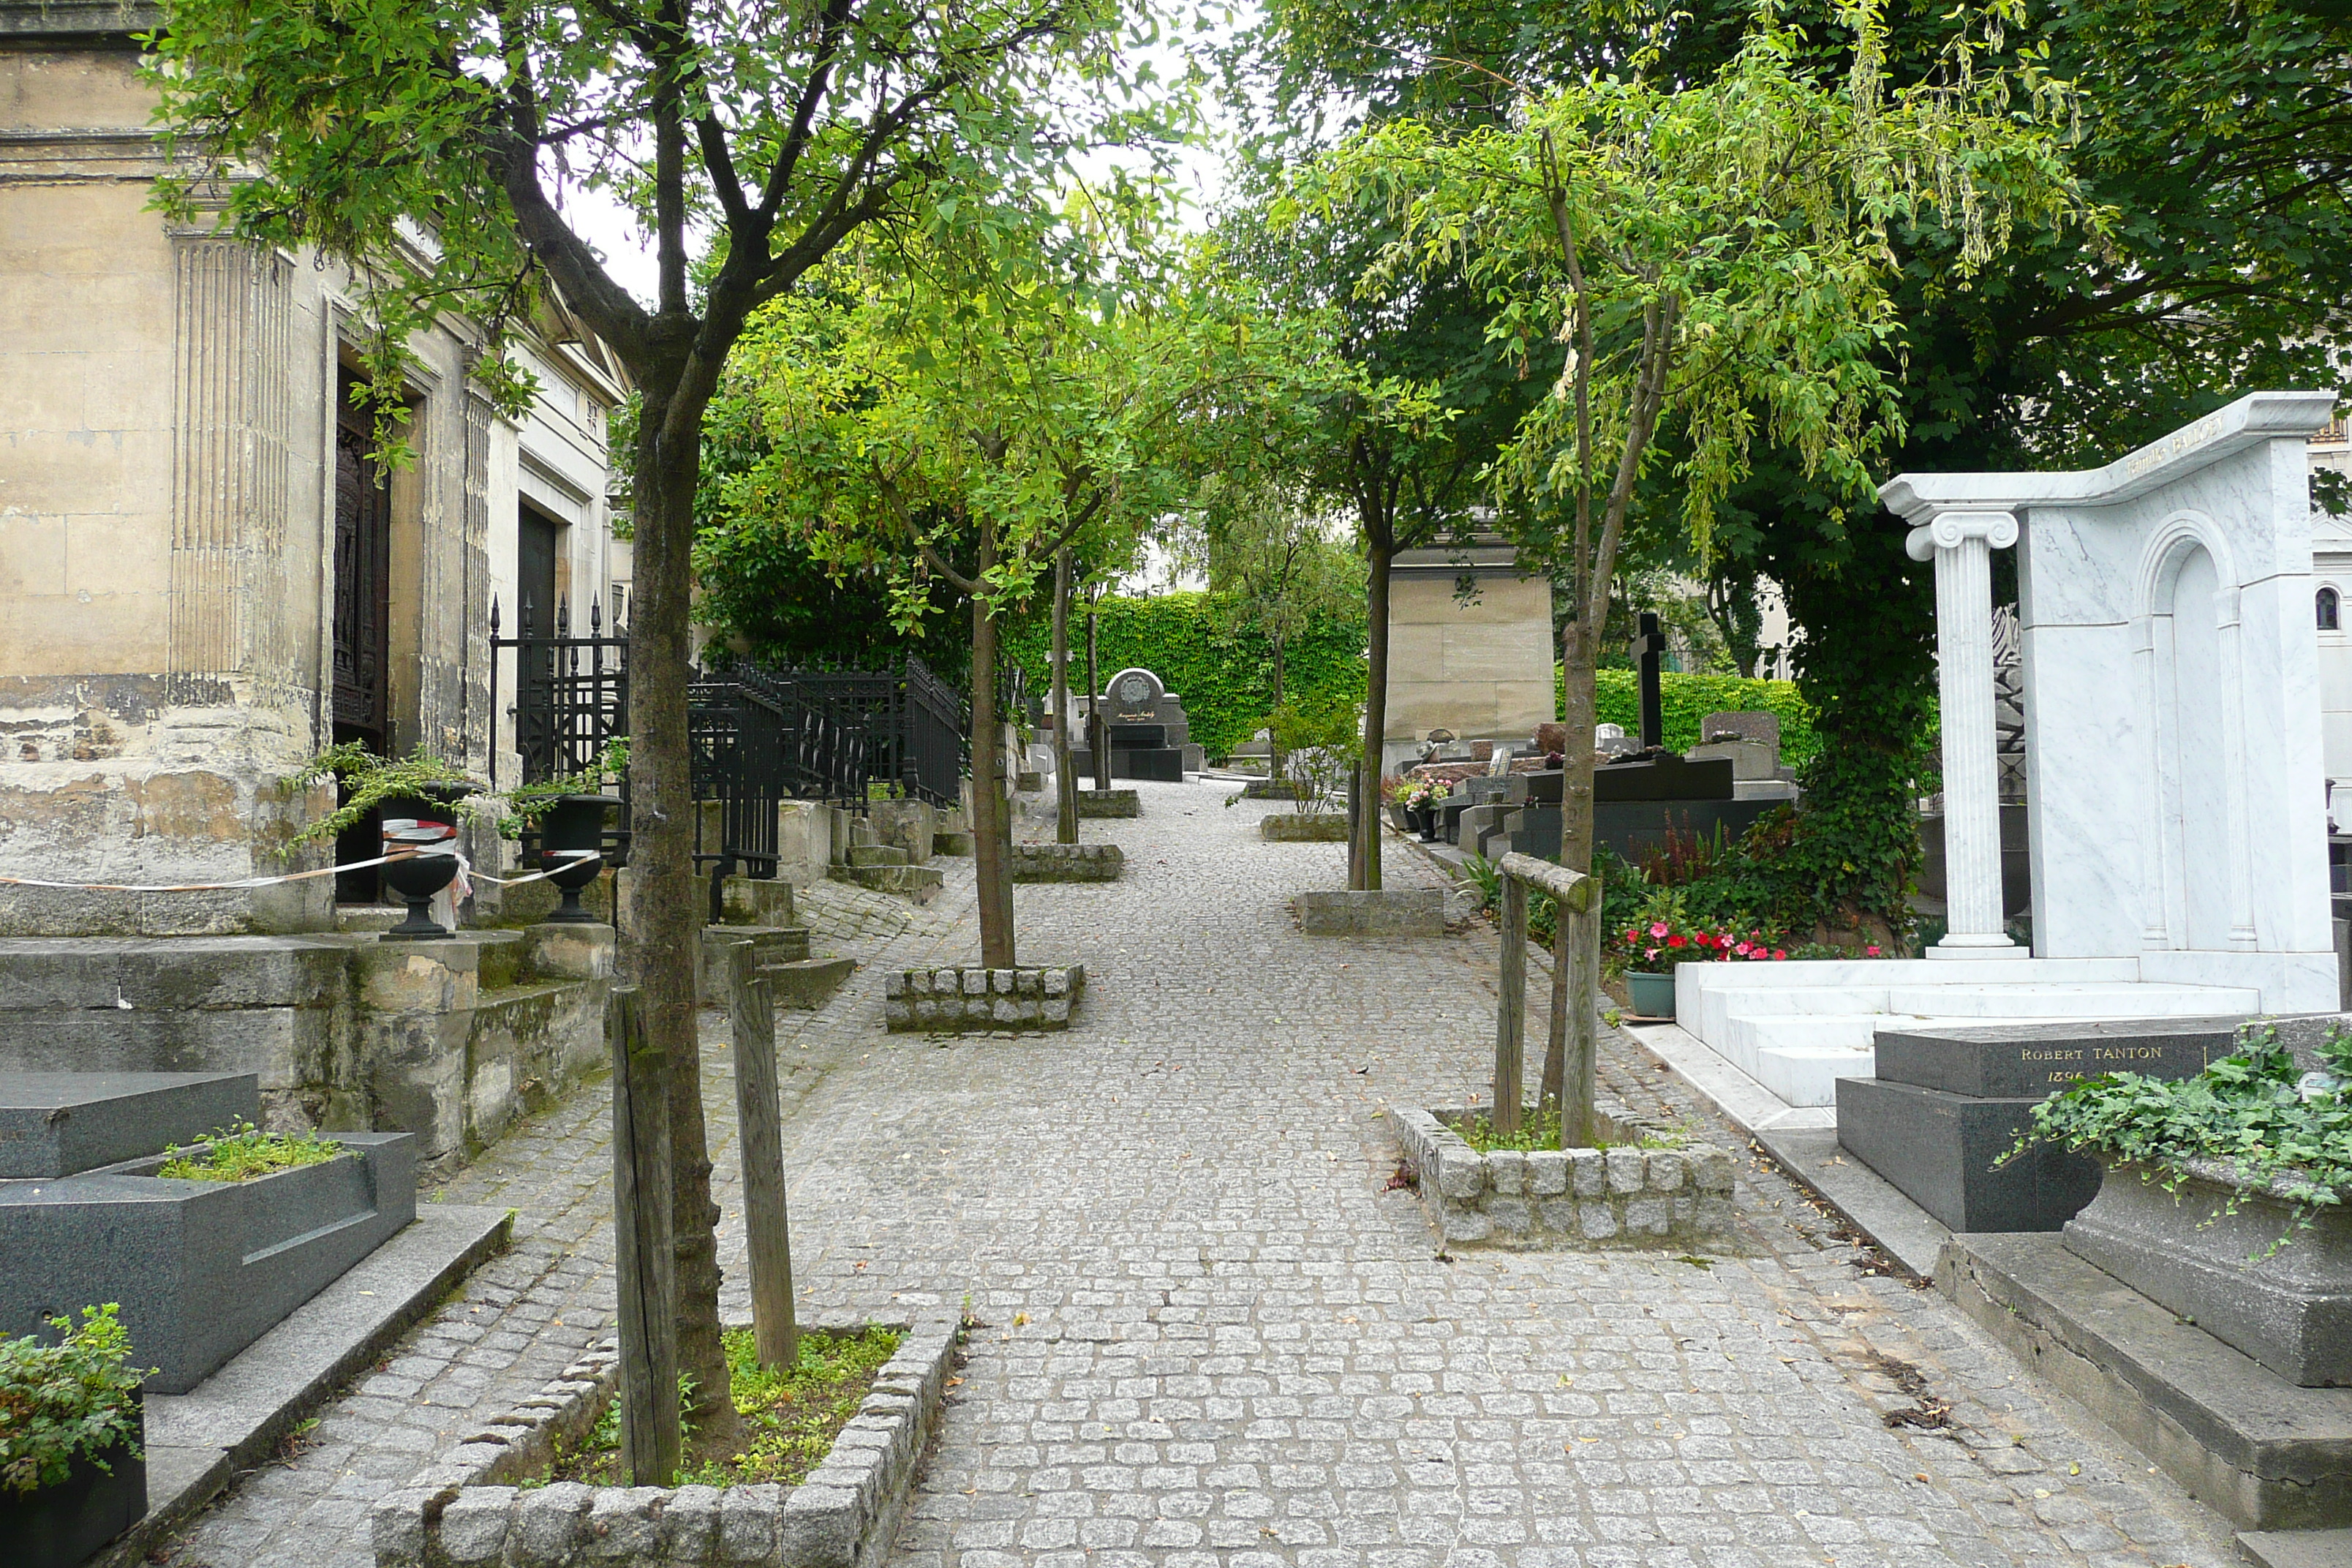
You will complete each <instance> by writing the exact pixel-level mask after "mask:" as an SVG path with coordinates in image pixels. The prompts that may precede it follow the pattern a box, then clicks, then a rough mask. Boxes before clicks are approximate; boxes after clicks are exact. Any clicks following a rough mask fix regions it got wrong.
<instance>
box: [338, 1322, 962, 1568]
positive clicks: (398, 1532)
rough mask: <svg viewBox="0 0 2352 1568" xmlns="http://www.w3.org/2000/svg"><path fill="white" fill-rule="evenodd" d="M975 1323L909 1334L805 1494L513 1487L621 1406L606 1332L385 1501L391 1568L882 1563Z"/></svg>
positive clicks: (382, 1538)
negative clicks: (960, 1346) (953, 1365)
mask: <svg viewBox="0 0 2352 1568" xmlns="http://www.w3.org/2000/svg"><path fill="white" fill-rule="evenodd" d="M866 1326H867V1325H866V1324H864V1323H857V1324H848V1323H843V1324H838V1325H826V1326H821V1327H819V1328H816V1329H813V1330H811V1332H836V1333H838V1332H853V1333H854V1332H856V1331H857V1330H858V1329H861V1328H864V1327H866ZM960 1332H961V1330H960V1329H959V1326H958V1325H957V1324H956V1323H954V1322H952V1321H936V1322H927V1323H922V1324H918V1325H914V1326H912V1327H908V1328H907V1329H906V1331H905V1337H904V1338H903V1339H901V1340H900V1341H899V1342H898V1352H897V1353H896V1354H895V1355H893V1356H892V1357H891V1358H890V1359H889V1360H888V1361H887V1362H885V1363H883V1365H882V1370H881V1372H880V1373H878V1374H877V1376H876V1377H875V1380H874V1385H873V1387H872V1389H871V1390H869V1391H868V1392H867V1394H866V1398H865V1400H864V1402H863V1403H861V1404H860V1405H859V1406H858V1410H857V1415H856V1416H855V1417H854V1418H852V1419H851V1421H850V1423H849V1425H848V1426H845V1427H843V1428H842V1430H841V1434H840V1435H839V1436H836V1437H835V1439H834V1441H833V1450H832V1452H831V1453H829V1454H827V1455H826V1456H825V1458H824V1461H823V1462H822V1463H821V1464H819V1465H818V1466H817V1468H815V1469H814V1470H812V1471H810V1472H809V1475H808V1477H807V1479H804V1480H803V1481H802V1482H801V1484H800V1485H798V1486H796V1487H793V1488H792V1489H789V1490H787V1489H785V1488H782V1487H777V1486H741V1487H730V1488H727V1489H719V1488H717V1487H677V1488H669V1487H588V1486H582V1485H580V1484H579V1483H578V1482H575V1481H558V1482H555V1483H553V1484H551V1485H548V1486H542V1487H533V1488H529V1489H524V1488H520V1487H517V1486H515V1485H512V1484H510V1483H513V1482H516V1481H520V1480H521V1479H525V1478H526V1477H530V1476H532V1475H535V1474H539V1473H541V1472H543V1471H544V1470H545V1468H546V1467H547V1465H548V1463H549V1461H550V1459H551V1458H552V1457H553V1454H554V1450H555V1445H556V1442H557V1440H558V1439H559V1438H561V1439H564V1440H572V1439H576V1438H577V1437H578V1436H580V1435H581V1434H583V1433H584V1432H586V1431H587V1430H588V1429H589V1428H591V1427H592V1426H594V1425H595V1423H596V1419H597V1417H598V1416H599V1415H602V1414H603V1413H604V1407H605V1405H607V1404H609V1403H610V1402H611V1400H612V1397H613V1393H614V1352H613V1351H612V1348H611V1345H612V1342H611V1341H605V1342H604V1343H603V1344H601V1345H598V1346H593V1347H591V1349H590V1350H589V1351H588V1352H587V1353H586V1354H584V1355H583V1357H582V1358H581V1359H580V1360H579V1361H578V1362H576V1363H573V1364H572V1366H570V1367H568V1368H566V1369H565V1371H564V1373H563V1375H562V1377H560V1378H558V1379H556V1380H555V1381H554V1382H553V1383H551V1384H548V1385H547V1387H546V1388H545V1389H544V1390H543V1391H541V1393H540V1394H539V1395H538V1396H537V1397H535V1398H531V1399H527V1400H525V1401H524V1402H523V1403H522V1405H520V1407H519V1408H517V1409H515V1410H513V1411H510V1412H509V1413H508V1414H507V1415H500V1416H495V1417H493V1418H492V1419H491V1420H490V1421H489V1423H488V1426H487V1427H486V1428H485V1430H483V1431H482V1432H480V1433H478V1434H477V1435H475V1436H472V1437H469V1438H468V1439H467V1441H465V1442H464V1443H462V1444H461V1445H459V1446H458V1447H457V1448H456V1449H455V1450H454V1451H452V1452H451V1453H450V1454H448V1455H447V1456H446V1458H444V1459H443V1460H442V1462H441V1463H440V1464H438V1465H436V1466H434V1467H432V1468H429V1469H427V1470H426V1471H425V1473H424V1474H422V1475H420V1476H418V1477H416V1478H415V1480H413V1481H412V1482H411V1483H410V1484H409V1485H408V1486H407V1487H406V1488H405V1489H402V1490H400V1491H396V1492H394V1493H392V1494H390V1495H389V1496H387V1497H384V1498H383V1499H381V1500H379V1501H378V1502H377V1503H376V1505H375V1507H374V1508H373V1510H371V1511H370V1514H369V1518H368V1524H369V1532H370V1536H371V1541H372V1543H373V1547H374V1550H375V1561H376V1568H457V1565H459V1564H466V1565H472V1564H480V1565H481V1568H493V1565H496V1568H572V1565H573V1564H576V1563H646V1564H652V1563H660V1564H662V1565H663V1568H703V1565H704V1564H709V1565H710V1568H719V1565H720V1564H728V1565H730V1568H731V1565H734V1564H746V1563H759V1564H762V1565H764V1568H869V1565H871V1564H874V1563H879V1562H881V1561H882V1559H883V1557H884V1556H885V1555H886V1554H887V1552H888V1550H889V1546H890V1540H891V1537H892V1536H893V1535H894V1534H895V1533H896V1532H897V1530H898V1521H899V1519H900V1517H901V1516H902V1515H903V1514H904V1512H905V1510H906V1503H907V1494H908V1489H909V1488H910V1486H911V1485H912V1483H913V1481H914V1476H915V1467H916V1464H917V1461H918V1460H919V1458H920V1457H921V1454H922V1451H923V1445H924V1444H925V1442H927V1441H928V1440H929V1436H930V1433H931V1430H932V1428H933V1427H934V1426H936V1425H937V1424H938V1419H939V1412H940V1405H941V1402H942V1400H943V1398H944V1396H945V1394H946V1392H947V1379H948V1371H949V1366H950V1362H951V1361H952V1359H953V1356H954V1352H955V1346H956V1341H957V1339H958V1337H959V1335H960Z"/></svg>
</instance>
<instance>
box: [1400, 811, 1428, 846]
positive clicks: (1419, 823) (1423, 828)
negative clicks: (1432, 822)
mask: <svg viewBox="0 0 2352 1568" xmlns="http://www.w3.org/2000/svg"><path fill="white" fill-rule="evenodd" d="M1404 825H1405V828H1406V831H1408V832H1411V833H1417V834H1419V835H1420V836H1421V837H1423V838H1424V839H1426V838H1427V837H1429V807H1427V806H1425V805H1408V806H1406V807H1405V808H1404Z"/></svg>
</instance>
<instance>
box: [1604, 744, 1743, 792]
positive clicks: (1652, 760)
mask: <svg viewBox="0 0 2352 1568" xmlns="http://www.w3.org/2000/svg"><path fill="white" fill-rule="evenodd" d="M1731 796H1732V788H1731V762H1730V759H1728V758H1722V757H1718V758H1715V759H1712V760H1709V761H1705V762H1696V763H1689V762H1685V761H1684V760H1683V759H1682V758H1680V757H1678V756H1675V754H1674V753H1673V752H1665V753H1664V754H1663V755H1659V756H1654V757H1643V758H1641V759H1640V760H1638V761H1627V762H1616V763H1609V764H1608V765H1606V766H1605V767H1598V768H1595V769H1593V770H1592V798H1593V799H1595V800H1660V801H1675V802H1677V803H1679V802H1682V801H1692V800H1729V799H1730V798H1731Z"/></svg>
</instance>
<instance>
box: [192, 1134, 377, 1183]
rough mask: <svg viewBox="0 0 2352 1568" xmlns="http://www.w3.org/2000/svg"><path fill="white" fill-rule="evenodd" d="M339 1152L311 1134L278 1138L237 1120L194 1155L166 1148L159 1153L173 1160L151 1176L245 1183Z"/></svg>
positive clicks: (332, 1143) (331, 1143)
mask: <svg viewBox="0 0 2352 1568" xmlns="http://www.w3.org/2000/svg"><path fill="white" fill-rule="evenodd" d="M163 1152H164V1153H165V1154H168V1155H172V1156H174V1158H172V1159H167V1160H165V1161H164V1162H163V1167H162V1168H161V1169H160V1170H158V1171H157V1172H156V1173H155V1174H156V1175H158V1176H160V1177H162V1178H163V1180H165V1181H172V1182H249V1181H251V1180H253V1179H254V1178H255V1177H256V1176H267V1175H269V1174H270V1173H273V1172H277V1171H290V1170H292V1169H294V1168H295V1167H296V1166H298V1165H321V1164H324V1163H326V1162H328V1161H329V1160H331V1159H333V1158H334V1157H335V1156H336V1155H338V1154H341V1152H343V1146H342V1145H341V1143H338V1142H335V1141H334V1140H333V1139H331V1138H321V1137H320V1136H319V1135H318V1134H317V1133H315V1132H306V1133H303V1134H301V1135H300V1136H299V1137H280V1136H278V1135H276V1134H273V1133H268V1132H264V1131H261V1129H260V1128H258V1127H256V1126H255V1125H254V1124H253V1123H252V1122H250V1121H240V1122H238V1123H237V1124H236V1125H235V1126H234V1127H228V1128H216V1129H215V1130H214V1132H213V1136H212V1141H211V1142H210V1143H209V1145H207V1146H206V1147H205V1149H203V1150H202V1151H201V1152H196V1153H192V1154H187V1155H181V1154H180V1146H179V1145H178V1144H176V1143H173V1144H168V1145H166V1146H165V1148H164V1150H163Z"/></svg>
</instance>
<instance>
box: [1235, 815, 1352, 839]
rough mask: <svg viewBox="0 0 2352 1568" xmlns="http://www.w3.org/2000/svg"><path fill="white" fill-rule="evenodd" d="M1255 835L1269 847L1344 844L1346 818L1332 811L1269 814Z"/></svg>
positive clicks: (1346, 825) (1263, 817)
mask: <svg viewBox="0 0 2352 1568" xmlns="http://www.w3.org/2000/svg"><path fill="white" fill-rule="evenodd" d="M1257 836H1258V837H1260V838H1263V839H1265V841H1266V842H1267V843H1269V844H1345V843H1346V842H1348V819H1347V818H1346V817H1345V816H1341V815H1340V814H1339V812H1336V811H1269V812H1267V813H1266V814H1265V816H1262V817H1260V818H1259V819H1258V824H1257Z"/></svg>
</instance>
